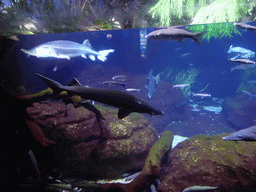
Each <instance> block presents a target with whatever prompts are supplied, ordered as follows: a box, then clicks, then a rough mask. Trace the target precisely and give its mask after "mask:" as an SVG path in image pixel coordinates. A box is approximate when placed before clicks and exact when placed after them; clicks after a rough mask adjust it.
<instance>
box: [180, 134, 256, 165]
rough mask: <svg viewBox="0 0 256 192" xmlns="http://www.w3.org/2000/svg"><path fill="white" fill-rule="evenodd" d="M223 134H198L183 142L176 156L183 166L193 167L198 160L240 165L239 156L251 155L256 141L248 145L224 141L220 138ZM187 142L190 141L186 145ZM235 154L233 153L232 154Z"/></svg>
mask: <svg viewBox="0 0 256 192" xmlns="http://www.w3.org/2000/svg"><path fill="white" fill-rule="evenodd" d="M223 136H224V135H215V136H206V135H198V136H194V137H192V138H190V139H189V140H187V141H186V144H185V142H184V144H183V145H185V146H186V147H184V148H183V149H181V150H180V152H179V154H178V156H180V157H182V160H183V161H184V162H185V163H184V166H186V167H187V168H188V169H193V167H194V166H197V165H198V163H199V164H200V161H202V163H203V162H205V161H207V159H208V160H209V161H213V162H216V163H217V164H222V165H229V166H230V165H234V166H238V165H241V158H242V157H241V156H253V155H254V154H253V150H252V149H251V148H254V147H256V143H252V142H251V143H250V144H252V145H253V146H252V147H248V144H247V143H246V142H236V141H225V140H222V137H223ZM187 143H190V144H189V145H187ZM234 154H235V155H234Z"/></svg>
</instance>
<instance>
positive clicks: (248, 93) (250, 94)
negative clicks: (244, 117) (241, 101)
mask: <svg viewBox="0 0 256 192" xmlns="http://www.w3.org/2000/svg"><path fill="white" fill-rule="evenodd" d="M243 92H244V93H246V94H247V95H249V97H250V99H251V100H252V98H253V97H256V95H253V94H252V93H250V92H248V91H243Z"/></svg>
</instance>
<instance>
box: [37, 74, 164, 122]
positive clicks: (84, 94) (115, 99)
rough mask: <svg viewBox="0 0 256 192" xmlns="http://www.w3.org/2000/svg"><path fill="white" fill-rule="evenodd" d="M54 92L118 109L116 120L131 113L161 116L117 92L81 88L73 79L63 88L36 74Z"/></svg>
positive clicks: (128, 95) (138, 100)
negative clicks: (64, 92)
mask: <svg viewBox="0 0 256 192" xmlns="http://www.w3.org/2000/svg"><path fill="white" fill-rule="evenodd" d="M36 75H37V76H38V77H40V78H41V79H42V80H43V81H44V82H45V83H46V84H47V85H48V86H49V87H50V88H51V89H52V90H53V92H54V94H59V93H61V92H62V91H67V93H68V95H69V96H72V95H79V96H80V97H81V98H83V99H88V100H93V101H97V102H99V103H103V104H106V105H110V106H113V107H117V108H119V111H118V118H119V119H123V118H125V117H126V116H128V115H129V114H130V113H132V112H137V113H148V114H150V115H163V112H162V111H159V110H156V109H154V108H153V107H151V106H150V105H149V104H147V103H146V102H144V101H142V100H140V99H138V98H136V97H135V96H133V95H131V94H128V93H126V92H123V91H119V90H112V89H100V88H91V87H83V86H81V84H80V83H79V81H78V80H77V79H75V78H74V79H73V81H72V84H71V86H63V85H61V84H60V83H58V82H56V81H54V80H52V79H49V78H47V77H45V76H43V75H40V74H37V73H36Z"/></svg>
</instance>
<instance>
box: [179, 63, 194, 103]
mask: <svg viewBox="0 0 256 192" xmlns="http://www.w3.org/2000/svg"><path fill="white" fill-rule="evenodd" d="M198 74H199V70H198V69H195V68H191V69H189V70H188V71H181V72H179V73H178V74H177V75H176V76H175V81H174V84H175V85H176V84H189V85H190V86H187V87H184V88H183V89H181V91H182V93H183V95H184V96H185V98H186V99H188V98H189V96H190V93H191V84H192V83H194V81H195V79H196V77H197V75H198Z"/></svg>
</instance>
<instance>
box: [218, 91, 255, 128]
mask: <svg viewBox="0 0 256 192" xmlns="http://www.w3.org/2000/svg"><path fill="white" fill-rule="evenodd" d="M249 92H250V93H252V94H255V93H256V90H255V89H250V90H249ZM255 107H256V100H255V98H253V97H252V98H250V97H249V96H248V95H247V94H246V93H237V94H236V95H235V96H234V97H227V98H226V99H225V102H224V103H223V110H222V112H221V114H222V116H223V118H224V119H225V120H226V122H227V123H228V125H230V126H231V127H232V128H234V129H236V130H240V129H244V128H247V127H250V126H253V125H255V121H254V120H255V119H256V113H255Z"/></svg>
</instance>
